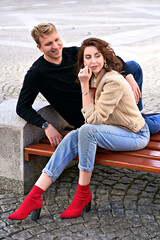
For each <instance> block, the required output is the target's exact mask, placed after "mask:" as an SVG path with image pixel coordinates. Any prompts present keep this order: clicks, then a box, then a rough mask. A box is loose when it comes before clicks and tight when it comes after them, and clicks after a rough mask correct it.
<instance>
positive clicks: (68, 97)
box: [16, 47, 130, 127]
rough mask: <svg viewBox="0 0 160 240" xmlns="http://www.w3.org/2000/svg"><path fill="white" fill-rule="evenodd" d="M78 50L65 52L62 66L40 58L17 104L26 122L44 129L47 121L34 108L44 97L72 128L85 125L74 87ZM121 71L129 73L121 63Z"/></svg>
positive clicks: (78, 87) (70, 48)
mask: <svg viewBox="0 0 160 240" xmlns="http://www.w3.org/2000/svg"><path fill="white" fill-rule="evenodd" d="M78 49H79V48H78V47H69V48H63V52H62V62H61V64H59V65H57V64H53V63H50V62H48V61H46V60H45V59H44V57H43V56H41V57H40V58H38V60H37V61H35V62H34V63H33V65H32V66H31V68H30V69H29V70H28V72H27V74H26V76H25V79H24V83H23V86H22V89H21V92H20V95H19V99H18V103H17V109H16V111H17V114H18V115H19V116H20V117H22V118H23V119H24V120H26V121H27V122H29V123H31V124H33V125H36V126H37V127H42V124H43V123H44V122H46V121H47V119H44V118H43V117H42V116H41V115H40V114H38V113H37V112H36V111H35V110H34V109H33V108H32V104H33V102H34V100H35V99H36V97H37V95H38V93H41V94H42V95H43V96H44V97H45V98H46V100H47V101H48V102H49V103H50V105H52V106H53V107H54V109H55V110H57V112H59V114H60V115H61V116H62V117H63V118H64V119H65V120H66V121H67V122H68V123H69V124H71V125H73V126H75V127H80V126H81V125H82V124H83V123H84V118H83V115H82V113H81V108H82V95H81V87H80V85H79V84H77V83H75V79H76V62H77V53H78ZM120 60H121V61H122V63H123V68H122V70H123V71H124V73H123V74H124V75H128V74H129V73H130V72H129V69H128V67H127V65H126V64H125V63H124V61H123V60H122V59H120Z"/></svg>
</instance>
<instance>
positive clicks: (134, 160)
mask: <svg viewBox="0 0 160 240" xmlns="http://www.w3.org/2000/svg"><path fill="white" fill-rule="evenodd" d="M60 132H61V134H62V135H63V136H65V135H66V134H67V133H68V132H69V131H67V130H62V131H60ZM54 151H55V148H53V147H52V146H51V145H50V143H49V141H48V139H42V140H41V141H40V142H39V143H33V144H30V145H29V146H27V147H25V161H30V160H31V159H33V158H35V157H36V156H47V157H51V156H52V154H53V153H54ZM76 159H77V160H78V157H77V158H76ZM95 162H96V163H97V164H102V165H108V166H114V167H120V168H128V169H135V170H140V171H145V172H152V173H160V132H159V133H157V134H155V135H152V136H151V139H150V142H149V143H148V145H147V146H146V148H144V149H142V150H138V151H131V152H112V151H107V150H104V149H102V148H97V153H96V159H95Z"/></svg>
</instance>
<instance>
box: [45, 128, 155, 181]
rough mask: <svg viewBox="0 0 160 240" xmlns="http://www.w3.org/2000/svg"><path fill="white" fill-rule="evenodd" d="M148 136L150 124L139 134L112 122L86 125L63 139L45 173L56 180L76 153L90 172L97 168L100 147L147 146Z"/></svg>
mask: <svg viewBox="0 0 160 240" xmlns="http://www.w3.org/2000/svg"><path fill="white" fill-rule="evenodd" d="M149 139H150V133H149V128H148V125H147V124H145V126H144V127H143V128H142V129H141V130H140V131H139V132H137V133H133V132H129V131H127V130H125V129H123V128H119V127H115V126H110V125H93V124H84V125H82V127H80V128H79V129H77V130H73V131H71V132H70V133H69V134H67V136H66V137H65V138H64V139H63V140H62V141H61V143H60V144H59V146H58V147H57V149H56V151H55V152H54V154H53V155H52V157H51V158H50V160H49V162H48V163H47V165H46V167H45V168H44V169H43V172H45V173H46V174H47V175H48V176H49V177H51V179H52V181H53V182H55V181H56V179H57V178H58V177H59V175H60V174H61V173H62V171H63V170H64V168H65V167H66V166H67V165H68V164H69V163H70V162H71V161H72V160H73V159H74V158H75V157H77V156H79V164H78V167H79V169H80V170H83V171H87V172H88V171H89V172H90V171H93V168H94V162H95V154H96V149H97V146H99V147H101V148H104V149H106V150H112V151H134V150H139V149H142V148H144V147H145V146H146V145H147V144H148V141H149Z"/></svg>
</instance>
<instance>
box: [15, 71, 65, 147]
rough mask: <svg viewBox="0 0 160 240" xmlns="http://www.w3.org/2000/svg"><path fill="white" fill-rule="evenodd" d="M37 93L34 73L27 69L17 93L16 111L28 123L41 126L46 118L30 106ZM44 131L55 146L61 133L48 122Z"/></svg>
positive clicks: (37, 86) (60, 138)
mask: <svg viewBox="0 0 160 240" xmlns="http://www.w3.org/2000/svg"><path fill="white" fill-rule="evenodd" d="M38 93H39V84H38V83H37V81H36V78H35V73H32V71H28V73H27V74H26V76H25V79H24V83H23V87H22V89H21V92H20V95H19V99H18V102H17V107H16V112H17V114H18V115H19V116H20V117H21V118H23V119H24V120H25V121H27V122H28V123H31V124H33V125H36V126H37V127H40V128H42V125H43V124H44V123H45V122H46V121H47V120H46V119H44V118H43V117H42V116H41V115H40V114H39V113H37V112H36V110H35V109H33V107H32V105H33V103H34V101H35V99H36V97H37V95H38ZM45 133H46V136H47V137H48V139H49V141H50V143H51V145H52V146H57V145H58V144H59V143H60V142H61V140H62V136H61V134H60V133H59V132H58V131H57V130H56V129H55V128H54V127H53V126H52V125H51V124H49V126H48V128H47V129H46V130H45Z"/></svg>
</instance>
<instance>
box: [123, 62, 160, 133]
mask: <svg viewBox="0 0 160 240" xmlns="http://www.w3.org/2000/svg"><path fill="white" fill-rule="evenodd" d="M126 64H127V66H128V68H129V70H130V72H131V73H132V75H133V76H134V79H135V80H136V82H137V84H138V86H139V89H140V91H141V96H142V84H143V72H142V69H141V66H140V65H139V64H138V63H136V62H134V61H129V62H126ZM137 106H138V108H139V110H140V111H141V110H142V109H143V105H142V98H140V100H139V102H138V105H137ZM142 116H143V117H144V119H145V121H146V123H147V124H148V127H149V130H150V133H151V135H153V134H155V133H157V132H159V131H160V114H159V113H157V114H154V113H150V114H142Z"/></svg>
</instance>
